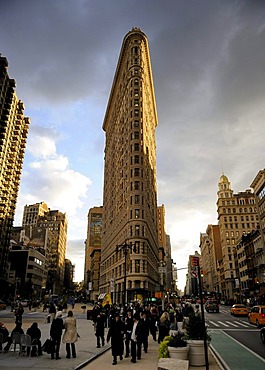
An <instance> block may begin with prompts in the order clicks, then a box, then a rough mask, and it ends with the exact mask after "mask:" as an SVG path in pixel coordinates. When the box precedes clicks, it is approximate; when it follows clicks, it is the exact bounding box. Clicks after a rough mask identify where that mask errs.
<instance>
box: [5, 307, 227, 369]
mask: <svg viewBox="0 0 265 370" xmlns="http://www.w3.org/2000/svg"><path fill="white" fill-rule="evenodd" d="M81 306H82V305H81V304H76V305H75V308H74V310H73V312H74V316H75V317H76V319H77V328H78V333H79V335H80V338H79V340H78V342H77V343H76V352H77V357H76V358H71V359H67V358H66V351H65V344H63V343H61V347H60V357H61V360H57V361H56V360H51V357H50V355H48V354H46V353H44V354H43V356H40V357H31V358H28V357H26V356H24V357H22V356H20V355H18V354H17V353H16V354H14V352H13V351H9V353H7V354H0V368H1V369H3V370H17V369H18V368H19V369H22V370H23V369H38V370H47V369H49V370H50V369H53V368H56V369H58V370H60V369H62V370H71V369H73V370H79V369H93V370H94V369H97V368H102V369H109V367H112V365H111V364H112V356H111V351H110V350H109V349H110V344H106V345H105V346H104V347H101V348H96V337H95V333H94V326H93V325H92V321H90V320H87V319H86V311H85V313H84V312H83V310H82V309H81ZM87 308H89V307H88V306H87ZM40 313H41V315H42V316H43V318H42V319H40V318H38V319H37V317H36V320H35V321H36V322H38V323H39V328H40V329H41V332H42V338H41V341H42V343H44V341H45V340H46V339H47V338H49V337H50V335H49V332H50V324H47V323H45V322H44V321H45V320H44V318H45V317H46V315H47V313H45V312H44V313H43V314H42V310H38V314H40ZM34 315H35V313H34V312H32V313H31V316H32V322H33V321H34ZM63 316H64V317H65V316H66V313H64V314H63ZM1 322H4V323H5V325H6V327H7V328H8V330H10V331H11V330H12V329H13V328H14V322H13V321H12V322H10V319H7V320H5V318H4V317H1ZM29 326H31V323H24V324H23V330H24V331H26V330H27V328H28V327H29ZM106 335H107V329H106V330H105V337H106ZM158 346H159V345H158V343H157V342H155V341H153V339H152V337H151V336H150V337H149V348H148V353H144V352H143V354H142V359H141V360H139V361H137V363H136V364H133V363H131V359H130V358H124V359H123V360H122V361H120V360H118V364H117V367H118V368H123V369H124V370H130V369H132V368H134V369H135V368H137V370H149V369H150V370H151V369H152V370H153V369H154V370H156V369H157V367H158ZM11 349H12V347H11ZM209 367H210V369H211V370H219V369H220V366H219V365H218V363H217V361H216V359H215V358H214V357H213V355H212V354H211V351H209ZM190 369H193V370H204V369H205V367H190Z"/></svg>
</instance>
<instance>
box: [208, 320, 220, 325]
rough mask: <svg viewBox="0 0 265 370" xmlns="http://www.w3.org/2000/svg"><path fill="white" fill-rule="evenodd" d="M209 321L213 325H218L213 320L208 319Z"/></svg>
mask: <svg viewBox="0 0 265 370" xmlns="http://www.w3.org/2000/svg"><path fill="white" fill-rule="evenodd" d="M209 322H210V323H211V324H213V325H215V326H219V325H218V324H216V323H215V322H214V321H210V320H209Z"/></svg>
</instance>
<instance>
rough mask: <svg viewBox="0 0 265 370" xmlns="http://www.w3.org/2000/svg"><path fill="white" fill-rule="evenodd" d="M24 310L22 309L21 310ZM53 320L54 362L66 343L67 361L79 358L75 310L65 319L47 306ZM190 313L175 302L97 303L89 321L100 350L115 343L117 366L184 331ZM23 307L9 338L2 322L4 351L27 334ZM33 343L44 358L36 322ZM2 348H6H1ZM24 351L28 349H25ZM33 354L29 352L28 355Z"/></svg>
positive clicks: (31, 333)
mask: <svg viewBox="0 0 265 370" xmlns="http://www.w3.org/2000/svg"><path fill="white" fill-rule="evenodd" d="M21 308H22V309H21ZM47 310H48V316H49V318H50V321H49V323H50V350H49V353H50V356H51V359H56V360H60V359H61V357H60V346H61V343H64V344H65V349H66V358H67V359H70V358H71V357H72V358H75V357H76V347H75V343H76V342H77V341H78V337H79V334H78V331H77V322H76V318H75V317H74V314H73V311H72V310H69V311H68V313H67V317H65V318H63V312H62V310H63V307H61V306H58V307H56V305H55V304H54V303H50V305H49V307H47ZM189 310H193V307H192V305H190V304H185V303H184V304H181V306H180V305H178V306H176V305H175V304H174V303H171V304H166V305H165V307H164V308H163V309H162V307H161V306H156V305H155V304H151V305H141V304H138V303H137V304H132V305H131V306H129V307H123V306H122V305H120V306H116V305H109V304H108V303H107V304H105V305H104V306H103V305H102V304H101V303H99V302H97V303H96V304H95V305H94V307H93V309H91V310H89V311H87V312H88V316H87V318H88V319H90V320H92V322H93V325H94V329H95V336H96V341H95V345H96V347H97V348H100V347H101V346H105V344H106V343H109V342H110V343H111V350H112V357H113V362H112V363H113V365H116V364H117V361H118V359H119V360H123V358H124V357H125V358H129V357H130V358H131V362H132V363H136V362H137V360H140V359H141V356H142V351H144V352H145V353H147V352H148V340H150V339H152V340H154V341H157V342H158V343H160V342H162V341H163V339H164V337H165V336H168V335H169V333H170V330H177V331H179V332H183V330H184V328H183V322H184V317H185V316H188V314H189ZM23 312H24V310H23V307H22V306H21V307H17V309H16V310H15V312H14V313H15V327H14V329H13V330H12V332H11V333H10V335H9V332H8V330H7V329H6V328H5V326H4V324H2V323H0V333H2V334H3V342H4V343H6V345H5V347H4V348H3V351H4V352H8V351H9V349H10V346H11V344H12V335H13V333H20V334H24V330H23V329H22V315H23ZM26 334H28V335H29V336H30V337H31V339H32V341H33V340H34V342H35V352H32V353H31V355H34V354H35V355H38V356H41V355H42V351H43V347H42V344H41V330H40V329H39V327H38V323H37V322H34V323H33V324H32V325H31V326H30V327H29V328H28V329H27V331H26ZM1 349H2V348H1ZM21 351H25V349H23V348H21ZM28 354H29V353H28Z"/></svg>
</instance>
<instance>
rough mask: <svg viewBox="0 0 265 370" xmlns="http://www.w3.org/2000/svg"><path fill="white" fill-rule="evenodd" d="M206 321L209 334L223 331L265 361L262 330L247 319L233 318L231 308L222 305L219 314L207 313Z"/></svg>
mask: <svg viewBox="0 0 265 370" xmlns="http://www.w3.org/2000/svg"><path fill="white" fill-rule="evenodd" d="M205 321H206V324H207V325H208V330H209V332H210V331H211V330H215V331H216V330H222V331H223V332H225V333H226V334H228V335H229V336H230V337H232V338H234V339H236V340H237V341H238V342H239V343H241V344H243V345H244V346H245V347H247V348H249V349H250V350H252V351H253V352H254V353H256V354H258V355H259V356H260V357H262V358H264V359H265V345H264V344H263V343H262V342H261V339H260V329H258V328H257V327H256V326H254V325H253V324H250V323H249V322H248V318H247V317H244V316H243V317H240V316H232V315H231V314H230V307H229V306H222V305H220V312H219V313H207V312H205Z"/></svg>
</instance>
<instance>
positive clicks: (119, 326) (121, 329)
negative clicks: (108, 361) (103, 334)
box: [107, 312, 125, 365]
mask: <svg viewBox="0 0 265 370" xmlns="http://www.w3.org/2000/svg"><path fill="white" fill-rule="evenodd" d="M124 333H125V325H124V323H123V322H122V321H121V318H120V315H119V313H118V312H116V314H115V318H114V320H112V321H111V323H110V328H109V331H108V335H107V342H109V341H110V339H111V352H112V356H113V362H112V365H117V357H118V356H120V360H123V352H124V345H123V336H124Z"/></svg>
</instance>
